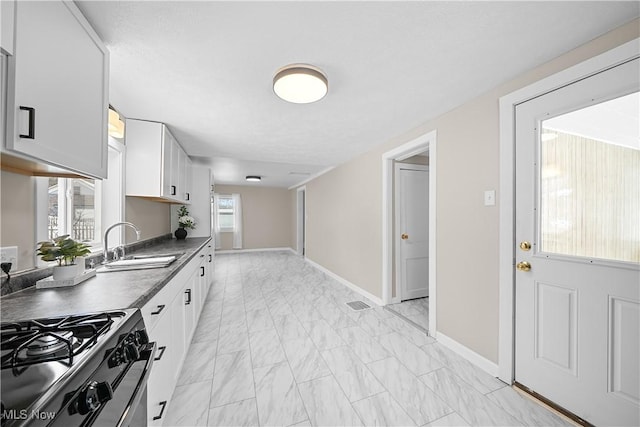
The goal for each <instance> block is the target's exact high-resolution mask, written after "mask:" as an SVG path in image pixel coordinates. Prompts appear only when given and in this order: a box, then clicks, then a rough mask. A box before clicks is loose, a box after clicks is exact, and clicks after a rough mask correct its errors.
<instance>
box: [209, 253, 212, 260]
mask: <svg viewBox="0 0 640 427" xmlns="http://www.w3.org/2000/svg"><path fill="white" fill-rule="evenodd" d="M211 258H212V257H211V254H209V262H211Z"/></svg>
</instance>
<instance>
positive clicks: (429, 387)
mask: <svg viewBox="0 0 640 427" xmlns="http://www.w3.org/2000/svg"><path fill="white" fill-rule="evenodd" d="M354 300H361V301H364V302H366V303H367V304H369V305H370V306H371V307H372V308H371V309H367V310H363V311H359V312H355V311H353V310H352V309H351V308H349V307H348V306H347V305H346V303H347V302H349V301H354ZM186 360H187V361H186V362H185V365H184V367H183V370H182V373H181V374H180V378H179V380H178V385H177V386H176V389H175V391H174V395H173V399H172V403H171V405H170V406H169V408H168V410H167V415H166V419H165V420H164V424H163V425H165V426H298V425H299V426H311V425H313V426H316V425H318V426H351V425H357V426H362V425H367V426H369V425H371V426H374V425H375V426H453V425H455V426H465V425H469V426H471V425H483V426H490V425H494V426H516V425H528V426H543V425H544V426H561V425H571V424H568V423H567V422H565V421H563V420H562V419H561V418H559V417H557V416H556V415H554V414H552V413H551V412H549V411H548V410H546V409H545V408H544V407H542V406H539V405H538V404H536V403H534V402H532V401H531V400H529V399H526V398H524V397H522V396H521V395H520V394H519V393H517V392H515V391H514V390H513V389H511V388H510V387H508V386H507V385H506V384H504V383H503V382H501V381H499V380H497V379H496V378H493V377H491V376H490V375H489V374H487V373H485V372H484V371H482V370H480V369H478V368H476V367H475V366H474V365H472V364H471V363H469V362H468V361H466V360H465V359H463V358H462V357H460V356H458V355H457V354H455V353H454V352H452V351H450V350H448V349H447V348H445V347H444V346H442V345H440V344H439V343H437V342H436V341H435V340H434V339H433V338H431V337H428V336H427V335H426V334H425V333H424V332H423V331H420V330H419V329H417V328H415V327H413V326H411V325H409V324H408V323H406V322H404V321H402V320H400V319H399V318H398V317H396V316H395V315H394V314H392V313H390V312H389V311H387V310H384V309H383V308H382V307H378V306H376V305H375V304H374V303H373V302H371V301H369V300H367V299H365V298H363V297H362V296H360V295H359V294H356V293H355V292H353V291H351V290H350V289H348V288H346V287H345V286H344V285H342V284H340V283H338V282H336V281H335V280H333V279H332V278H329V277H327V276H326V275H325V274H323V273H322V272H320V271H318V270H317V269H315V268H314V267H312V266H311V265H309V264H308V263H306V262H305V261H304V260H303V259H301V258H300V257H298V256H296V255H294V254H293V253H291V252H286V251H281V252H280V251H270V252H252V253H241V254H224V255H217V256H216V258H215V281H214V284H213V286H212V288H211V290H210V292H209V295H208V296H207V299H206V303H205V305H204V308H203V312H202V315H201V317H200V321H199V323H198V325H197V328H196V332H195V334H194V338H193V340H192V343H191V346H190V348H189V350H188V353H187V359H186Z"/></svg>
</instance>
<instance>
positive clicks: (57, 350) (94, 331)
mask: <svg viewBox="0 0 640 427" xmlns="http://www.w3.org/2000/svg"><path fill="white" fill-rule="evenodd" d="M124 315H125V314H124V313H123V312H107V313H98V314H91V315H79V316H78V315H76V316H66V317H60V318H49V319H38V320H27V321H21V322H14V323H3V324H2V325H1V326H0V336H1V339H0V347H1V351H0V360H1V367H2V369H6V368H11V369H13V370H16V371H19V369H18V368H20V367H23V366H29V365H34V364H37V363H42V362H50V361H61V362H62V363H64V364H65V365H67V366H69V367H71V366H72V365H73V361H74V358H77V357H78V356H79V355H81V354H83V352H84V351H85V350H87V349H88V348H89V347H91V346H93V345H94V344H96V343H97V341H98V338H99V337H100V336H101V335H103V334H105V333H107V332H108V331H109V330H110V329H111V326H112V325H113V324H114V322H117V321H118V320H119V319H120V318H122V317H123V316H124Z"/></svg>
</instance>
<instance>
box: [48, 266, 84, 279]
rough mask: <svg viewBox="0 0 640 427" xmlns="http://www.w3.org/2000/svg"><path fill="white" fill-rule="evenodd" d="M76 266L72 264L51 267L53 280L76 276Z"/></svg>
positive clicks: (77, 274) (77, 273)
mask: <svg viewBox="0 0 640 427" xmlns="http://www.w3.org/2000/svg"><path fill="white" fill-rule="evenodd" d="M79 275H80V273H79V272H78V266H77V265H76V264H72V265H57V266H55V267H53V280H70V279H73V278H74V277H76V276H79Z"/></svg>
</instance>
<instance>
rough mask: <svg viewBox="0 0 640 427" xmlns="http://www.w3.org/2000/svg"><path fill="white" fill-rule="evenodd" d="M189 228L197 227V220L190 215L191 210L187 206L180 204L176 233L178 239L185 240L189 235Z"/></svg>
mask: <svg viewBox="0 0 640 427" xmlns="http://www.w3.org/2000/svg"><path fill="white" fill-rule="evenodd" d="M187 228H190V229H192V230H193V229H194V228H196V220H195V219H193V217H192V216H189V211H188V210H187V207H186V206H180V208H179V209H178V229H177V230H176V232H175V233H174V234H175V236H176V239H178V240H183V239H186V237H187V230H186V229H187Z"/></svg>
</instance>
